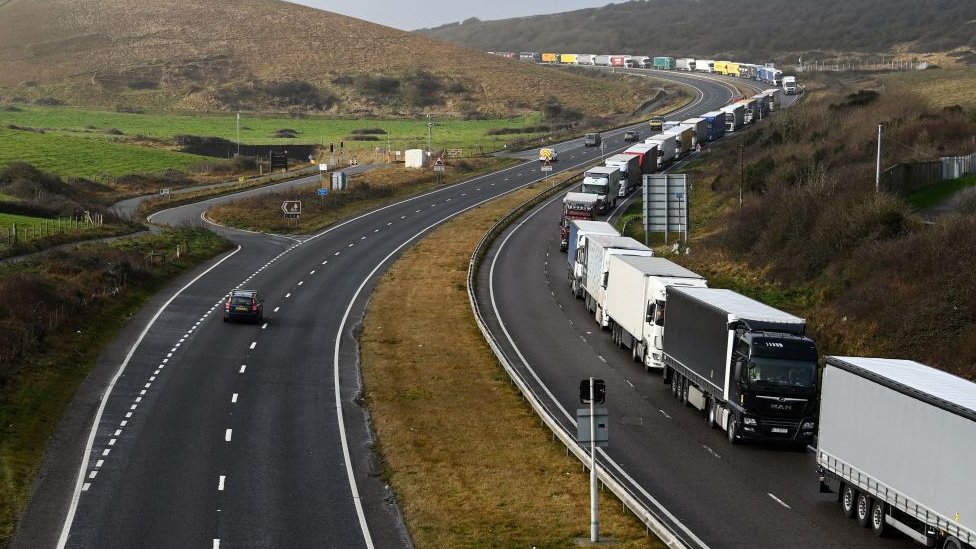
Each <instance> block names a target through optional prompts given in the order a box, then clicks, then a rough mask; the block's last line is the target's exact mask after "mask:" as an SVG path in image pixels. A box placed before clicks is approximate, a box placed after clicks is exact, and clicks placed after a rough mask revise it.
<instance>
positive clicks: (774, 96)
mask: <svg viewBox="0 0 976 549" xmlns="http://www.w3.org/2000/svg"><path fill="white" fill-rule="evenodd" d="M763 95H765V96H766V104H767V105H768V106H769V110H771V111H775V110H776V109H778V108H780V107H782V106H783V90H781V89H779V88H770V89H768V90H763Z"/></svg>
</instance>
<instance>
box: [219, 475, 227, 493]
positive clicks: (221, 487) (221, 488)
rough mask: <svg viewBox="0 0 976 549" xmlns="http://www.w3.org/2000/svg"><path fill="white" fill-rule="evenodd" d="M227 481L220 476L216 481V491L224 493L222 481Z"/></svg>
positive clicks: (223, 476)
mask: <svg viewBox="0 0 976 549" xmlns="http://www.w3.org/2000/svg"><path fill="white" fill-rule="evenodd" d="M226 479H227V477H226V476H225V475H220V480H218V481H217V490H218V491H221V492H223V491H224V481H225V480H226Z"/></svg>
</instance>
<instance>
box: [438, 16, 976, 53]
mask: <svg viewBox="0 0 976 549" xmlns="http://www.w3.org/2000/svg"><path fill="white" fill-rule="evenodd" d="M420 32H422V33H423V34H425V35H427V36H430V37H432V38H437V39H440V40H447V41H451V42H455V43H458V44H464V45H467V46H470V47H472V48H477V49H481V50H487V51H538V52H541V51H556V52H563V53H647V52H650V53H652V54H655V55H671V56H675V57H681V56H691V57H718V58H722V57H731V58H738V59H750V60H755V61H764V60H778V61H790V60H791V61H793V62H795V61H796V58H797V55H805V60H807V59H809V60H810V61H813V60H825V59H839V58H848V57H849V55H850V54H852V53H853V54H855V55H856V54H857V53H861V54H865V53H888V54H891V53H899V54H901V55H903V56H905V57H908V58H910V57H912V56H914V55H918V54H923V53H926V52H953V56H951V57H949V58H943V59H941V60H940V61H942V62H943V63H945V62H946V61H951V60H957V61H960V60H961V61H963V62H969V63H976V52H974V47H973V44H976V2H971V1H959V0H929V1H927V2H917V1H915V0H853V1H852V0H818V1H816V2H796V1H795V0H696V1H693V2H689V1H687V0H649V1H643V2H640V1H633V2H623V3H615V4H609V5H607V6H604V7H602V8H592V9H583V10H577V11H572V12H568V13H560V14H555V15H540V16H535V17H522V18H517V19H504V20H498V21H479V20H477V19H469V20H466V21H464V22H463V23H455V24H450V25H443V26H440V27H436V28H433V29H423V30H421V31H420Z"/></svg>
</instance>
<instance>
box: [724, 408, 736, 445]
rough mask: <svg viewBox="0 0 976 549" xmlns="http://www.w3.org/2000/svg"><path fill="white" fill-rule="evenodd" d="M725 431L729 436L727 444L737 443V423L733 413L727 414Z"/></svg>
mask: <svg viewBox="0 0 976 549" xmlns="http://www.w3.org/2000/svg"><path fill="white" fill-rule="evenodd" d="M725 431H726V433H725V434H727V435H728V436H729V444H738V443H739V423H738V422H737V421H736V420H735V414H730V415H729V423H728V425H726V429H725Z"/></svg>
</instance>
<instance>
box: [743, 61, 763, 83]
mask: <svg viewBox="0 0 976 549" xmlns="http://www.w3.org/2000/svg"><path fill="white" fill-rule="evenodd" d="M758 72H759V66H758V65H755V64H753V63H739V76H741V77H742V78H749V79H752V80H756V77H757V75H758Z"/></svg>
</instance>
